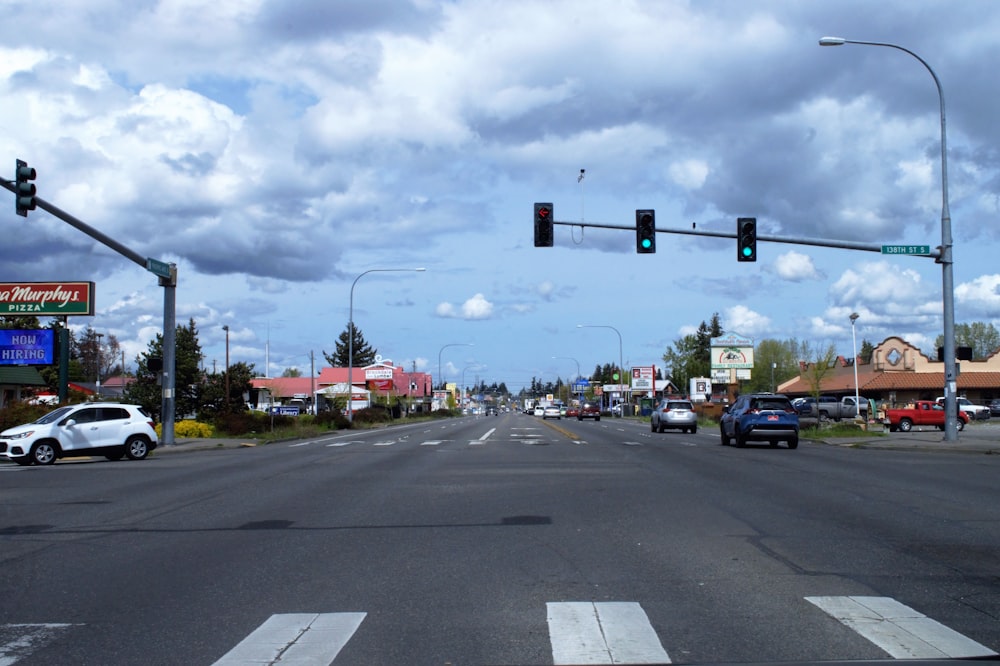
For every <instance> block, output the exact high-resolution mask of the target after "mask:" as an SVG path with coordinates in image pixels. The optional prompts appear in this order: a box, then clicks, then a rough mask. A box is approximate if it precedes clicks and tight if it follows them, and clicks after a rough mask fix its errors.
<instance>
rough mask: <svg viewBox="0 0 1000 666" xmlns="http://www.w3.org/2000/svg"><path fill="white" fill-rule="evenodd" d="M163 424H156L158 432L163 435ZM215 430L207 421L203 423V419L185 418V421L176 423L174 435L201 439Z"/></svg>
mask: <svg viewBox="0 0 1000 666" xmlns="http://www.w3.org/2000/svg"><path fill="white" fill-rule="evenodd" d="M162 428H163V424H161V423H157V424H156V434H157V435H162V434H163V433H162ZM214 434H215V432H214V431H213V429H212V426H211V425H209V424H207V423H202V422H201V421H195V420H193V419H184V420H183V421H177V422H176V423H174V436H176V437H181V438H183V439H200V438H207V437H211V436H212V435H214Z"/></svg>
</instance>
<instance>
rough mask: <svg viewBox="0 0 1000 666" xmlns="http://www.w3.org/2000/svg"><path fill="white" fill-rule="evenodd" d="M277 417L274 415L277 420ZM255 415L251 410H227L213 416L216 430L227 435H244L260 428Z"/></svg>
mask: <svg viewBox="0 0 1000 666" xmlns="http://www.w3.org/2000/svg"><path fill="white" fill-rule="evenodd" d="M278 418H281V417H275V420H276V421H277V419H278ZM260 428H261V425H259V424H258V421H257V418H256V415H255V414H254V413H253V412H228V413H221V414H217V415H216V416H215V430H216V432H220V433H225V434H227V435H246V434H248V433H251V432H257V431H258V430H260Z"/></svg>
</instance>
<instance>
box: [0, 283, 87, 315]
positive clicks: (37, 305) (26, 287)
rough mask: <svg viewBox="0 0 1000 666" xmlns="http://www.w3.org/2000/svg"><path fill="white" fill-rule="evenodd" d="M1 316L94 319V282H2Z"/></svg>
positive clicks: (0, 285) (0, 291) (0, 296)
mask: <svg viewBox="0 0 1000 666" xmlns="http://www.w3.org/2000/svg"><path fill="white" fill-rule="evenodd" d="M0 315H4V316H7V317H16V316H19V315H23V316H29V317H37V316H43V317H45V316H52V317H58V316H63V315H86V316H93V315H94V283H93V282H0Z"/></svg>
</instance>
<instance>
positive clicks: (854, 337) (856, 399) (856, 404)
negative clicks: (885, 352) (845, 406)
mask: <svg viewBox="0 0 1000 666" xmlns="http://www.w3.org/2000/svg"><path fill="white" fill-rule="evenodd" d="M859 316H860V315H859V314H858V313H857V312H852V313H851V342H852V343H853V345H854V409H856V410H857V412H858V413H857V416H861V395H860V394H859V393H858V336H857V333H856V331H855V330H854V322H856V321H857V320H858V317H859Z"/></svg>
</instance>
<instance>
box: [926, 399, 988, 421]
mask: <svg viewBox="0 0 1000 666" xmlns="http://www.w3.org/2000/svg"><path fill="white" fill-rule="evenodd" d="M935 402H937V404H939V405H944V397H941V398H938V399H937V400H935ZM955 402H957V403H958V411H960V412H965V413H966V414H968V415H969V420H970V421H980V420H985V419H988V418H990V408H989V407H987V406H986V405H977V404H975V403H974V402H972V401H971V400H969V399H968V398H955Z"/></svg>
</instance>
